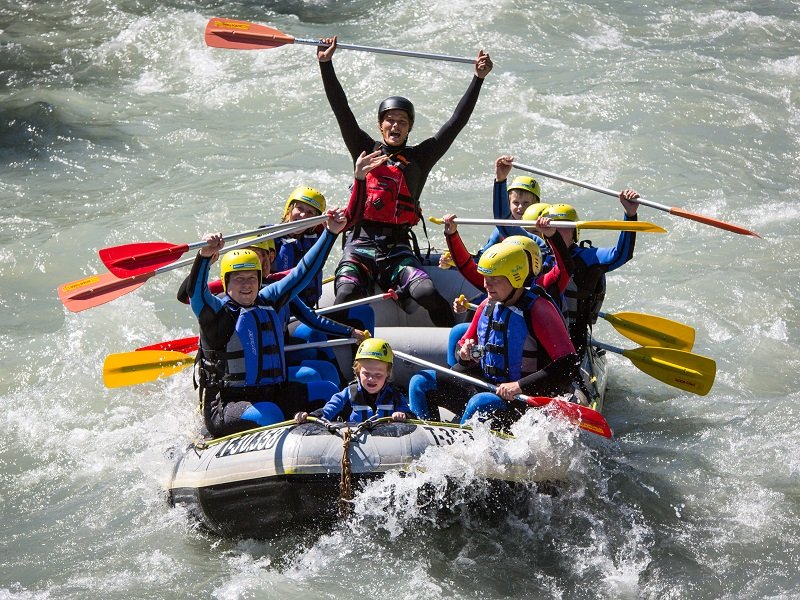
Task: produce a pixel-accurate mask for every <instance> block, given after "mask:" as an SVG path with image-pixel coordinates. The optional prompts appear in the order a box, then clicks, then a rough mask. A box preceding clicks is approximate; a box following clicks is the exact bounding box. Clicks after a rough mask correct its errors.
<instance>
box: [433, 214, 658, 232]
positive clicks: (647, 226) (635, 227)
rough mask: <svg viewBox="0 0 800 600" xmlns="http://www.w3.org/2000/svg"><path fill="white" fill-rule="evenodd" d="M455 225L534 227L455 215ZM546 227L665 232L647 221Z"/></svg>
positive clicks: (532, 223) (559, 223)
mask: <svg viewBox="0 0 800 600" xmlns="http://www.w3.org/2000/svg"><path fill="white" fill-rule="evenodd" d="M429 220H430V221H432V222H433V223H438V224H441V223H443V222H444V221H443V220H442V219H439V218H436V217H430V218H429ZM453 223H455V224H456V225H496V226H506V227H523V228H524V227H531V228H532V227H535V225H536V222H535V221H523V220H515V219H470V218H463V217H456V218H455V219H453ZM548 227H553V228H554V229H604V230H613V231H640V232H643V233H666V230H665V229H664V228H662V227H660V226H658V225H655V224H653V223H648V222H647V221H550V225H548Z"/></svg>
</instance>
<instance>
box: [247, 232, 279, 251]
mask: <svg viewBox="0 0 800 600" xmlns="http://www.w3.org/2000/svg"><path fill="white" fill-rule="evenodd" d="M256 238H258V236H257V235H251V236H250V237H246V238H242V240H241V241H243V242H247V241H249V240H254V239H256ZM250 247H251V248H261V249H262V250H266V251H267V252H269V251H270V250H272V251H273V252H275V240H261V241H260V242H253V243H252V244H250Z"/></svg>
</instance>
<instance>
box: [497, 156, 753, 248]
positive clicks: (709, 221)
mask: <svg viewBox="0 0 800 600" xmlns="http://www.w3.org/2000/svg"><path fill="white" fill-rule="evenodd" d="M512 164H513V166H515V167H516V168H517V169H519V170H520V171H528V172H529V173H535V174H536V175H542V176H544V177H550V178H551V179H557V180H558V181H563V182H564V183H571V184H573V185H577V186H579V187H582V188H586V189H587V190H593V191H595V192H600V193H601V194H606V195H608V196H613V197H615V198H619V192H615V191H614V190H611V189H608V188H604V187H600V186H596V185H592V184H591V183H586V182H585V181H579V180H578V179H572V178H571V177H567V176H566V175H558V174H557V173H550V172H549V171H545V170H543V169H537V168H536V167H529V166H527V165H521V164H519V163H516V162H515V163H512ZM634 202H638V203H639V204H643V205H644V206H649V207H650V208H655V209H657V210H663V211H664V212H668V213H669V214H671V215H675V216H676V217H683V218H684V219H690V220H692V221H697V222H698V223H705V224H706V225H711V226H712V227H718V228H719V229H724V230H726V231H732V232H733V233H739V234H741V235H752V236H753V237H757V238H760V237H761V236H760V235H758V234H757V233H756V232H755V231H750V230H749V229H745V228H744V227H739V226H738V225H733V224H731V223H726V222H725V221H720V220H719V219H714V218H712V217H707V216H705V215H698V214H697V213H693V212H689V211H688V210H684V209H682V208H676V207H674V206H666V205H665V204H659V203H658V202H653V201H652V200H646V199H645V198H641V197H640V198H637V199H636V200H634Z"/></svg>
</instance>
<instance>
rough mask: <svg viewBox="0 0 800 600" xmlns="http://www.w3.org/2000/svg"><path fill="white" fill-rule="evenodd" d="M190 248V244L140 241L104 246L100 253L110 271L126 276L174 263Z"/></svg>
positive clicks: (118, 275)
mask: <svg viewBox="0 0 800 600" xmlns="http://www.w3.org/2000/svg"><path fill="white" fill-rule="evenodd" d="M188 249H189V245H188V244H180V245H178V244H170V243H169V242H139V243H135V244H123V245H122V246H114V247H112V248H103V249H102V250H100V252H98V254H99V255H100V260H102V261H103V264H104V265H105V266H106V267H108V270H109V271H111V272H112V273H113V274H114V275H116V276H117V277H121V278H125V277H132V276H134V275H141V274H142V273H148V272H150V271H155V270H156V269H158V268H160V267H165V266H167V265H169V264H172V263H174V262H175V261H176V260H178V259H179V258H180V257H181V256H183V254H184V253H185V252H186V251H187V250H188Z"/></svg>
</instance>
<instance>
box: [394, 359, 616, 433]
mask: <svg viewBox="0 0 800 600" xmlns="http://www.w3.org/2000/svg"><path fill="white" fill-rule="evenodd" d="M394 355H395V356H397V357H399V358H401V359H402V360H405V361H408V362H411V363H415V364H417V365H420V366H422V367H425V368H427V369H433V370H435V371H438V372H439V373H442V374H444V375H449V376H450V377H454V378H456V379H461V380H462V381H466V382H468V383H471V384H472V385H475V386H478V387H480V388H483V389H485V390H489V391H490V392H494V391H496V390H497V387H496V386H494V385H493V384H491V383H488V382H486V381H482V380H481V379H476V378H475V377H470V376H469V375H465V374H464V373H459V372H458V371H453V370H451V369H448V368H446V367H442V366H441V365H437V364H436V363H432V362H428V361H427V360H423V359H421V358H417V357H415V356H411V355H410V354H406V353H405V352H400V351H398V350H395V351H394ZM514 399H515V400H517V401H519V402H524V403H525V404H527V405H528V406H533V407H537V408H541V407H544V406H550V407H551V408H552V409H554V412H555V413H556V414H558V415H560V416H563V417H566V418H567V419H569V420H570V421H571V422H573V423H576V424H577V425H578V426H579V427H580V428H581V429H586V430H587V431H591V432H592V433H596V434H597V435H601V436H603V437H607V438H610V437H611V428H610V427H609V426H608V422H607V421H606V420H605V418H604V417H603V415H601V414H600V413H599V412H597V411H596V410H592V409H591V408H589V407H588V406H582V405H580V404H575V403H574V402H567V401H565V400H560V399H558V398H550V397H548V396H524V395H518V396H515V397H514Z"/></svg>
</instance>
